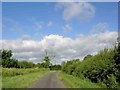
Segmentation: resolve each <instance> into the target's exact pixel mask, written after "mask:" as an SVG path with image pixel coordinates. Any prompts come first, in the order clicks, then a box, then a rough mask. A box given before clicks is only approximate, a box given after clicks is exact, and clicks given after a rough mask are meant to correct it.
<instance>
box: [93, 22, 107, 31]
mask: <svg viewBox="0 0 120 90" xmlns="http://www.w3.org/2000/svg"><path fill="white" fill-rule="evenodd" d="M108 30H109V25H108V24H107V23H98V24H97V25H95V26H93V27H92V30H91V33H98V32H106V31H108Z"/></svg>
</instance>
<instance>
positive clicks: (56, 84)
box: [31, 72, 65, 88]
mask: <svg viewBox="0 0 120 90" xmlns="http://www.w3.org/2000/svg"><path fill="white" fill-rule="evenodd" d="M31 88H65V86H64V85H63V83H62V82H61V81H60V80H59V78H58V76H57V72H51V73H49V74H48V75H47V76H44V77H43V78H42V79H40V80H38V81H37V82H36V83H35V84H34V85H33V86H32V87H31Z"/></svg>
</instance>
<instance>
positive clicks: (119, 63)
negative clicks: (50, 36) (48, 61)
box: [62, 42, 120, 88]
mask: <svg viewBox="0 0 120 90" xmlns="http://www.w3.org/2000/svg"><path fill="white" fill-rule="evenodd" d="M62 72H64V73H66V74H69V75H72V76H74V77H78V78H79V79H82V80H84V79H88V80H89V81H91V82H92V83H96V84H98V85H99V86H101V87H107V88H120V43H119V42H118V43H117V44H116V46H115V47H114V48H113V49H104V50H101V51H100V52H99V53H98V54H96V55H87V56H86V57H85V58H84V60H82V61H81V60H79V59H76V60H70V61H67V62H63V63H62ZM72 76H68V77H70V78H71V77H72ZM63 77H66V75H65V74H63ZM66 78H67V77H66ZM70 78H69V79H70ZM69 79H68V80H69ZM66 80H67V79H65V81H66ZM70 80H71V83H72V82H73V87H76V86H74V85H75V84H74V83H76V82H74V79H70ZM76 80H77V79H76ZM77 81H78V80H77Z"/></svg>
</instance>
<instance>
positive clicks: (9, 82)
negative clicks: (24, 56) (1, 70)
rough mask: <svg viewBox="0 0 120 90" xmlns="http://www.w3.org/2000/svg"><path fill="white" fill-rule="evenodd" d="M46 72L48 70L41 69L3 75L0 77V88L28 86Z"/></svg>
mask: <svg viewBox="0 0 120 90" xmlns="http://www.w3.org/2000/svg"><path fill="white" fill-rule="evenodd" d="M28 71H29V70H28ZM48 73H49V71H48V70H41V71H38V72H33V73H30V74H23V75H17V76H12V77H11V76H4V77H3V78H2V88H30V87H31V86H32V85H33V84H34V83H35V82H36V81H37V80H39V79H40V78H42V77H43V76H45V75H47V74H48Z"/></svg>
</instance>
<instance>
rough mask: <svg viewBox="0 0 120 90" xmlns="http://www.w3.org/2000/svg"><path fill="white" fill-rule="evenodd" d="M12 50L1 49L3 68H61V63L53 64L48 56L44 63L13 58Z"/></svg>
mask: <svg viewBox="0 0 120 90" xmlns="http://www.w3.org/2000/svg"><path fill="white" fill-rule="evenodd" d="M12 55H13V53H12V50H5V49H3V50H0V56H1V60H0V61H1V65H2V67H3V68H34V67H38V68H49V69H50V70H60V69H61V65H52V64H51V63H50V59H49V57H48V56H45V57H44V59H43V61H44V62H42V63H37V64H35V63H33V62H28V61H18V60H17V59H15V58H12Z"/></svg>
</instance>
